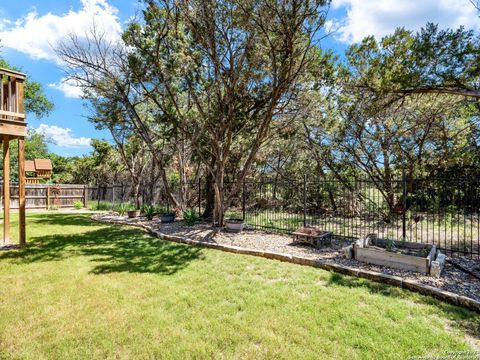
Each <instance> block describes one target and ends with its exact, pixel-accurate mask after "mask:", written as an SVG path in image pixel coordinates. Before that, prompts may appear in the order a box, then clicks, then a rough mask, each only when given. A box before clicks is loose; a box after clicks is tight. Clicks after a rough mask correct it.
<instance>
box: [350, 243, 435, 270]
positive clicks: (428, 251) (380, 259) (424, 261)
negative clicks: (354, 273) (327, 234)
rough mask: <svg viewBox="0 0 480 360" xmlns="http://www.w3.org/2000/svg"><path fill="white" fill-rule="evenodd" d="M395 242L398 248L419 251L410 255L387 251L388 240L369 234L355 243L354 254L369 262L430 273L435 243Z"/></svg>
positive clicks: (412, 251)
mask: <svg viewBox="0 0 480 360" xmlns="http://www.w3.org/2000/svg"><path fill="white" fill-rule="evenodd" d="M393 244H394V246H395V248H397V249H398V250H404V251H408V252H411V253H415V252H417V253H418V254H415V255H409V254H402V253H397V252H392V251H387V250H386V248H385V247H386V245H387V241H385V240H383V239H377V238H376V237H374V236H371V235H369V236H367V237H366V238H365V239H362V240H358V241H356V242H355V243H354V244H353V255H354V258H355V259H356V260H358V261H363V262H367V263H369V264H375V265H382V266H389V267H391V268H395V269H399V270H408V271H416V272H419V273H422V274H425V275H429V274H430V266H431V264H432V261H434V260H435V256H436V252H437V249H436V247H435V245H425V244H419V243H413V242H401V241H394V242H393ZM422 253H423V254H422Z"/></svg>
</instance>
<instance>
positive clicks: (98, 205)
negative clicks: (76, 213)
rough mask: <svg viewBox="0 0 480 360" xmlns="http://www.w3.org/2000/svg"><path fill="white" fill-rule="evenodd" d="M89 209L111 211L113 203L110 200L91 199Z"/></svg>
mask: <svg viewBox="0 0 480 360" xmlns="http://www.w3.org/2000/svg"><path fill="white" fill-rule="evenodd" d="M88 207H89V209H90V210H96V211H109V210H112V208H113V204H112V203H111V202H108V201H100V202H99V201H95V200H93V201H91V202H90V203H89V206H88Z"/></svg>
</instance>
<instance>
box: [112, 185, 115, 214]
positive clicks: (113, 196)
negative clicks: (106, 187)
mask: <svg viewBox="0 0 480 360" xmlns="http://www.w3.org/2000/svg"><path fill="white" fill-rule="evenodd" d="M113 209H115V183H113V185H112V210H113Z"/></svg>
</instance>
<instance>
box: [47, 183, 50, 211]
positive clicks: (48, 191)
mask: <svg viewBox="0 0 480 360" xmlns="http://www.w3.org/2000/svg"><path fill="white" fill-rule="evenodd" d="M48 209H50V185H47V210H48Z"/></svg>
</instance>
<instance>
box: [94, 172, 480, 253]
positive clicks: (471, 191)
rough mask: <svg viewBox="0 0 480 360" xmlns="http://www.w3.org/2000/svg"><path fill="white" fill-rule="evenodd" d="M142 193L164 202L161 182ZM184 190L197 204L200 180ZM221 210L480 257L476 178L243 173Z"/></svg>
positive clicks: (253, 221)
mask: <svg viewBox="0 0 480 360" xmlns="http://www.w3.org/2000/svg"><path fill="white" fill-rule="evenodd" d="M176 191H177V193H178V189H176ZM140 194H141V199H142V202H143V203H149V204H156V205H163V206H165V207H166V206H168V201H167V198H166V196H165V192H164V191H163V189H162V188H161V187H155V188H153V189H142V190H141V192H140ZM184 197H185V198H186V201H187V204H188V207H190V208H193V209H197V210H198V212H202V211H203V209H204V207H205V198H206V186H205V184H204V183H203V182H195V183H192V184H189V185H188V186H187V188H186V189H184ZM89 198H90V202H91V205H94V206H95V207H97V206H98V205H100V208H104V209H111V208H113V207H114V206H115V204H119V203H125V202H132V200H133V199H132V198H131V189H130V187H129V186H126V185H115V186H105V187H92V188H90V189H89ZM92 202H93V204H92ZM226 215H227V217H235V218H239V217H240V218H243V219H245V222H246V223H247V224H248V225H250V226H252V227H254V228H258V229H265V230H271V231H280V232H286V233H289V232H292V231H294V230H295V229H297V228H298V227H300V226H304V225H311V226H316V227H319V228H321V229H322V230H327V231H331V232H332V233H333V234H334V236H336V237H342V238H346V239H351V240H353V239H357V238H360V237H363V236H365V235H366V234H369V233H376V234H378V236H379V237H381V238H388V239H392V240H402V239H405V240H407V241H413V242H422V243H427V244H436V245H437V246H438V247H440V248H441V249H443V250H444V251H446V252H447V253H448V254H449V255H450V256H455V255H466V256H470V257H475V258H480V184H479V183H478V182H477V181H472V180H471V179H415V180H408V181H407V179H405V178H403V179H397V180H395V181H392V182H390V183H389V184H384V183H382V184H381V185H379V184H378V183H376V182H375V181H372V180H370V179H368V180H364V179H348V180H342V181H339V180H336V179H325V178H321V179H318V178H317V179H307V178H306V177H304V178H303V179H279V178H268V179H266V178H263V179H256V180H247V181H246V182H245V183H244V185H243V191H241V192H240V193H238V194H236V195H235V196H233V200H232V204H231V206H230V207H229V210H228V211H227V214H226Z"/></svg>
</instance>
